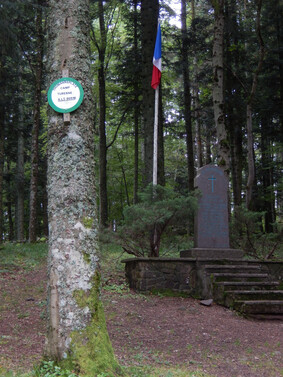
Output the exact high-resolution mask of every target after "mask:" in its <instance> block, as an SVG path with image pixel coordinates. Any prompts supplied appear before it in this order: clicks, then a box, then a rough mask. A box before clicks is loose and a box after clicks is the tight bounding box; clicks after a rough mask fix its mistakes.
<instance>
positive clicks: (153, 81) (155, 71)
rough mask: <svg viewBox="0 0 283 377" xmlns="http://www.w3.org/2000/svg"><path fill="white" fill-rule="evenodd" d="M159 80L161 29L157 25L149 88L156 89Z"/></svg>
mask: <svg viewBox="0 0 283 377" xmlns="http://www.w3.org/2000/svg"><path fill="white" fill-rule="evenodd" d="M160 80H161V28H160V24H158V29H157V36H156V41H155V49H154V54H153V70H152V79H151V87H152V89H156V88H157V87H158V85H159V84H160Z"/></svg>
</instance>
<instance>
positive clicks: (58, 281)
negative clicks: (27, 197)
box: [46, 0, 119, 377]
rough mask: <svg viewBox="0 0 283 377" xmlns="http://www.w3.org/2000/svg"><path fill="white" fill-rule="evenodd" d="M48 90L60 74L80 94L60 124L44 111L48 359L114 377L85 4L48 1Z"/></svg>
mask: <svg viewBox="0 0 283 377" xmlns="http://www.w3.org/2000/svg"><path fill="white" fill-rule="evenodd" d="M49 9H50V10H49V17H48V32H49V38H48V43H49V54H48V62H49V84H51V83H52V82H54V81H55V80H56V79H58V78H60V76H61V70H62V68H64V69H68V70H69V76H70V77H73V78H74V79H76V80H78V81H79V82H80V83H81V85H82V87H83V89H84V101H83V103H82V104H81V106H80V107H79V108H78V109H77V110H76V111H75V112H72V113H71V115H70V122H69V123H67V122H64V121H63V117H62V114H59V113H56V112H55V111H53V110H52V109H50V110H49V125H48V136H49V139H48V215H49V229H50V234H49V257H48V260H49V264H48V270H49V288H48V313H49V314H48V316H49V327H48V342H47V349H46V351H47V354H48V355H49V357H51V358H54V359H58V360H62V359H63V360H64V362H69V365H70V364H71V368H73V369H76V370H77V371H78V373H79V374H82V375H88V376H96V375H98V374H100V373H101V374H102V373H106V372H107V375H109V376H112V377H113V376H114V375H115V376H116V375H118V374H119V372H118V369H119V366H118V365H117V363H116V361H115V360H114V356H113V351H112V348H111V345H110V341H109V337H108V334H107V329H106V324H105V319H104V314H103V309H102V306H101V302H100V273H99V266H98V256H97V250H98V243H97V232H98V221H97V209H96V194H95V177H94V171H95V167H94V132H93V105H92V103H91V100H92V88H91V82H92V80H91V77H90V33H89V31H90V30H89V27H90V20H89V14H90V13H89V1H88V0H66V1H64V2H61V1H57V0H50V1H49Z"/></svg>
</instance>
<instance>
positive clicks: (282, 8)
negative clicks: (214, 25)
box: [276, 0, 283, 160]
mask: <svg viewBox="0 0 283 377" xmlns="http://www.w3.org/2000/svg"><path fill="white" fill-rule="evenodd" d="M276 11H277V17H276V31H277V45H278V70H279V85H280V86H279V88H280V94H279V95H280V103H281V111H280V116H279V120H280V141H281V143H282V144H283V110H282V108H283V48H282V46H283V19H282V12H283V4H282V1H281V0H276ZM281 155H282V160H283V152H282V154H281Z"/></svg>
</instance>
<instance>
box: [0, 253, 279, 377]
mask: <svg viewBox="0 0 283 377" xmlns="http://www.w3.org/2000/svg"><path fill="white" fill-rule="evenodd" d="M0 260H1V259H0ZM46 279H47V277H46V264H45V263H44V262H43V263H40V264H37V265H35V266H33V267H32V268H30V267H27V266H26V265H25V263H23V265H22V266H21V265H20V264H19V263H17V265H10V264H2V265H1V262H0V286H1V291H0V376H6V375H7V370H12V371H16V372H21V373H24V372H25V373H28V371H29V370H31V368H32V366H33V365H34V364H35V363H36V362H38V361H39V360H40V359H41V357H42V352H43V348H44V342H45V333H46V328H45V317H46V312H45V306H46ZM102 299H103V302H104V307H105V314H106V320H107V326H108V331H109V335H110V338H111V341H112V345H113V348H114V352H115V354H116V357H117V359H118V360H119V362H120V364H121V365H123V366H125V367H127V368H126V369H127V370H128V372H129V371H130V370H132V371H135V372H132V373H131V372H129V373H130V375H131V376H137V377H140V376H141V377H143V376H145V377H147V376H160V377H173V376H217V377H280V376H283V364H282V360H283V322H280V321H259V320H251V319H245V318H243V317H241V316H238V315H237V314H236V313H235V312H233V311H230V310H228V309H226V308H223V307H221V306H218V305H216V304H213V305H212V306H210V307H206V306H202V305H200V303H199V301H198V300H195V299H192V298H179V297H163V296H161V295H155V296H152V295H148V296H145V295H141V294H138V293H135V292H133V291H131V290H129V289H128V288H127V286H126V283H125V280H124V274H123V270H122V269H121V268H120V269H116V270H115V271H114V270H113V269H112V270H111V268H109V267H108V268H106V269H105V275H104V288H103V290H102ZM131 368H132V369H131ZM138 370H139V371H140V372H139V373H138V372H137V371H138ZM154 370H155V371H156V373H154V372H153V371H154ZM178 371H179V372H178ZM178 373H179V374H178ZM190 373H192V374H190ZM27 375H28V374H27Z"/></svg>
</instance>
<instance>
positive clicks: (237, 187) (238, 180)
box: [225, 0, 244, 207]
mask: <svg viewBox="0 0 283 377" xmlns="http://www.w3.org/2000/svg"><path fill="white" fill-rule="evenodd" d="M237 10H238V9H237V1H236V0H231V1H229V2H226V17H227V23H228V24H229V25H230V28H228V30H227V31H226V38H225V40H226V46H225V65H226V66H227V67H228V69H227V70H226V75H225V79H226V93H227V96H228V98H229V100H228V101H227V105H226V111H227V125H228V129H229V141H230V151H231V178H232V187H233V200H234V206H236V207H238V206H240V205H241V202H242V200H241V193H242V170H243V131H242V125H243V123H244V117H243V114H244V111H242V109H241V103H240V102H239V99H238V97H239V96H238V93H240V92H241V89H242V88H241V85H240V83H239V80H238V79H237V78H235V75H233V74H232V72H233V70H234V71H236V72H238V71H239V65H240V58H239V51H238V49H233V48H231V47H232V46H238V45H239V35H240V26H239V20H238V12H237Z"/></svg>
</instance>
